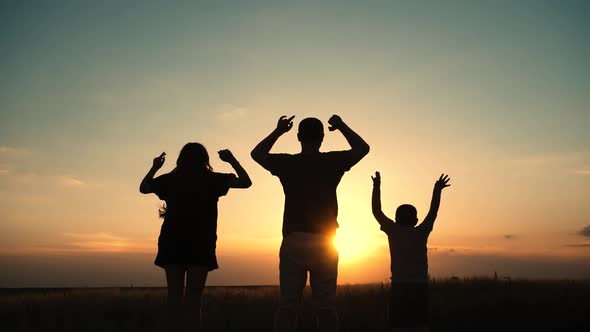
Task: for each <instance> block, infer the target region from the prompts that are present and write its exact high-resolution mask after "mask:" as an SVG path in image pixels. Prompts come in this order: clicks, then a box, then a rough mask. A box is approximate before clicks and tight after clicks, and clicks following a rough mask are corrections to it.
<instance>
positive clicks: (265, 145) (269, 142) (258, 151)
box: [250, 115, 295, 168]
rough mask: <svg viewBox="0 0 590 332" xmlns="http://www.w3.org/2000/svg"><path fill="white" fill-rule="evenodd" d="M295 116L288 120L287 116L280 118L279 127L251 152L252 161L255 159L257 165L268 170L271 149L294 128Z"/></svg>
mask: <svg viewBox="0 0 590 332" xmlns="http://www.w3.org/2000/svg"><path fill="white" fill-rule="evenodd" d="M293 118H295V116H294V115H293V116H292V117H290V118H287V117H286V116H285V115H283V116H281V117H280V118H279V121H278V122H277V127H276V128H275V130H273V131H272V132H271V133H270V134H269V135H268V136H266V138H264V139H263V140H262V141H260V143H258V145H256V147H254V149H253V150H252V152H250V155H251V156H252V159H254V160H255V161H256V162H257V163H259V164H260V165H261V166H262V167H264V168H267V165H266V161H267V160H268V156H269V155H270V149H272V146H273V145H274V144H275V143H276V142H277V140H278V139H279V137H281V135H283V134H284V133H286V132H288V131H289V130H291V128H292V127H293Z"/></svg>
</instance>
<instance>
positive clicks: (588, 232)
mask: <svg viewBox="0 0 590 332" xmlns="http://www.w3.org/2000/svg"><path fill="white" fill-rule="evenodd" d="M579 234H580V235H582V236H585V237H590V225H589V226H586V227H584V228H582V230H581V231H580V233H579Z"/></svg>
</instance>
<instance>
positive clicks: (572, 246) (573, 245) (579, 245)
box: [564, 243, 590, 248]
mask: <svg viewBox="0 0 590 332" xmlns="http://www.w3.org/2000/svg"><path fill="white" fill-rule="evenodd" d="M564 247H570V248H590V243H574V244H566V245H564Z"/></svg>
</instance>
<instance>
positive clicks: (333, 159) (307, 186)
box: [251, 115, 369, 332]
mask: <svg viewBox="0 0 590 332" xmlns="http://www.w3.org/2000/svg"><path fill="white" fill-rule="evenodd" d="M293 118H294V116H292V117H290V118H287V117H286V116H282V117H281V118H280V119H279V121H278V123H277V127H276V128H275V129H274V130H273V131H272V132H271V133H270V134H269V135H268V136H267V137H266V138H265V139H264V140H262V141H261V142H260V143H258V145H257V146H256V147H255V148H254V150H252V153H251V155H252V158H253V159H254V160H255V161H256V162H258V163H259V164H260V165H261V166H262V167H264V168H265V169H267V170H268V171H270V172H271V173H272V174H273V175H275V176H277V177H278V178H279V179H280V181H281V184H282V186H283V192H284V194H285V207H284V213H283V242H282V244H281V249H280V254H279V258H280V262H279V275H280V277H279V279H280V300H279V309H278V311H277V314H276V317H275V331H280V332H282V331H295V330H296V328H297V310H298V307H299V305H300V303H301V296H302V293H303V289H304V288H305V284H306V282H307V273H308V272H309V278H310V284H311V288H312V298H313V302H314V306H315V310H316V317H317V324H318V330H319V331H337V330H338V315H337V313H336V308H335V298H336V282H337V277H338V252H337V250H336V248H335V247H334V245H333V237H334V235H335V233H336V229H337V228H338V222H337V220H336V219H337V216H338V201H337V198H336V188H337V186H338V183H339V182H340V180H341V178H342V176H343V175H344V173H345V172H346V171H348V170H349V169H350V168H351V167H352V166H354V165H355V164H356V163H358V162H359V161H360V160H361V159H362V158H363V157H364V156H365V155H366V154H367V153H369V145H368V144H367V143H366V142H365V141H364V140H363V139H362V138H361V137H360V136H359V135H357V134H356V133H355V132H354V131H353V130H352V129H350V127H348V126H347V125H346V124H345V123H344V121H342V119H341V118H340V117H339V116H337V115H333V116H332V117H331V118H330V119H329V121H328V123H329V125H330V127H329V130H330V131H335V130H339V131H340V132H341V133H342V134H343V135H344V137H345V138H346V140H347V141H348V143H349V144H350V147H351V149H350V150H346V151H332V152H320V147H321V145H322V141H323V139H324V126H323V124H322V122H321V121H320V120H318V119H316V118H306V119H303V120H302V121H301V122H300V123H299V129H298V133H297V139H298V140H299V142H300V143H301V152H300V153H297V154H286V153H279V154H274V153H270V150H271V148H272V146H273V145H274V144H275V142H276V141H277V140H278V139H279V137H281V136H282V135H283V134H285V133H286V132H288V131H289V130H291V128H292V127H293Z"/></svg>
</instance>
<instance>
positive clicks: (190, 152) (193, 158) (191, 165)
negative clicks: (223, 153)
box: [172, 142, 213, 175]
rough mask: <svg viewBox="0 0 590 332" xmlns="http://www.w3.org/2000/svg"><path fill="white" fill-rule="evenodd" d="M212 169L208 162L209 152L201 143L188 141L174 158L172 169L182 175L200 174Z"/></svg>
mask: <svg viewBox="0 0 590 332" xmlns="http://www.w3.org/2000/svg"><path fill="white" fill-rule="evenodd" d="M212 171H213V167H211V165H210V164H209V153H207V149H206V148H205V146H203V144H201V143H195V142H190V143H186V144H185V145H184V146H183V147H182V150H180V154H179V155H178V159H177V160H176V168H175V169H174V170H173V171H172V172H174V173H180V174H182V175H189V174H190V175H202V174H204V173H209V172H212Z"/></svg>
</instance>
